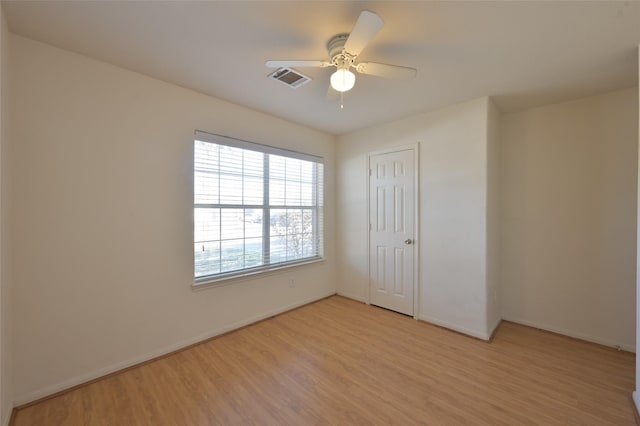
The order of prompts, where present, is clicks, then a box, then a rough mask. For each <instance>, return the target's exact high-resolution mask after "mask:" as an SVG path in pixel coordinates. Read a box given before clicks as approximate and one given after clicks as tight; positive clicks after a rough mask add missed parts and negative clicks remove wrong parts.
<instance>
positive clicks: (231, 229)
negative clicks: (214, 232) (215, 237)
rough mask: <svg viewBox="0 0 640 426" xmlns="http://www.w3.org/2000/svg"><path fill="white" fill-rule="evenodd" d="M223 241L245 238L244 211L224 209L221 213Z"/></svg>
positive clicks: (221, 235)
mask: <svg viewBox="0 0 640 426" xmlns="http://www.w3.org/2000/svg"><path fill="white" fill-rule="evenodd" d="M220 224H221V227H222V228H221V232H220V239H221V240H231V239H238V238H243V237H244V210H243V209H222V213H221V220H220Z"/></svg>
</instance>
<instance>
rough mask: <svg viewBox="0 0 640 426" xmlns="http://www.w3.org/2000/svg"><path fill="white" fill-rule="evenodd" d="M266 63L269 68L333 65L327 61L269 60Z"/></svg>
mask: <svg viewBox="0 0 640 426" xmlns="http://www.w3.org/2000/svg"><path fill="white" fill-rule="evenodd" d="M265 65H266V66H268V67H269V68H292V67H301V68H304V67H320V68H324V67H328V66H329V65H331V63H330V62H327V61H267V62H265Z"/></svg>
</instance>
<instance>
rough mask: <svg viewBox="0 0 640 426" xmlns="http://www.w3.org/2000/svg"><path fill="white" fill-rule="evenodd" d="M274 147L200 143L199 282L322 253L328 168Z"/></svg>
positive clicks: (196, 164) (197, 177)
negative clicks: (277, 153) (204, 278)
mask: <svg viewBox="0 0 640 426" xmlns="http://www.w3.org/2000/svg"><path fill="white" fill-rule="evenodd" d="M216 138H219V139H220V140H226V141H231V139H228V138H222V137H212V139H216ZM205 139H206V140H208V138H205ZM236 142H237V143H236ZM245 146H247V147H248V148H249V149H245V148H244V147H245ZM241 147H242V148H241ZM252 147H255V148H252ZM262 148H264V152H262V151H261V149H262ZM274 150H276V151H277V152H280V150H278V149H277V148H270V147H261V146H259V145H256V144H251V143H248V142H243V141H234V142H229V145H225V144H217V143H213V142H211V141H208V142H206V141H199V140H196V141H195V143H194V257H195V276H196V277H206V276H210V275H216V274H225V273H229V272H235V271H242V270H243V269H248V268H259V267H261V266H263V265H268V264H277V263H282V262H287V261H295V260H300V259H304V258H309V257H315V256H319V255H321V254H322V209H321V205H322V191H323V189H322V184H323V176H322V173H323V168H322V164H320V163H317V162H314V161H306V160H302V159H300V158H299V156H300V155H302V154H292V156H291V157H289V156H287V155H286V152H285V151H282V152H284V153H285V154H283V155H276V154H273V152H274ZM265 187H266V188H267V189H268V192H266V191H265ZM267 212H268V213H269V214H268V216H265V214H266V213H267ZM265 221H266V222H265ZM265 231H266V232H267V234H266V235H265Z"/></svg>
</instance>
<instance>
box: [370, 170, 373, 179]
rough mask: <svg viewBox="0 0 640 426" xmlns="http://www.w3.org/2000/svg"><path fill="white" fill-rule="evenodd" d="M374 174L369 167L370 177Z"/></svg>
mask: <svg viewBox="0 0 640 426" xmlns="http://www.w3.org/2000/svg"><path fill="white" fill-rule="evenodd" d="M372 175H373V170H371V169H369V177H371V176H372Z"/></svg>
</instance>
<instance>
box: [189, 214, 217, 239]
mask: <svg viewBox="0 0 640 426" xmlns="http://www.w3.org/2000/svg"><path fill="white" fill-rule="evenodd" d="M193 219H194V220H193V221H194V238H193V240H194V242H196V243H197V242H204V241H214V240H220V209H208V208H195V209H194V210H193Z"/></svg>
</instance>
